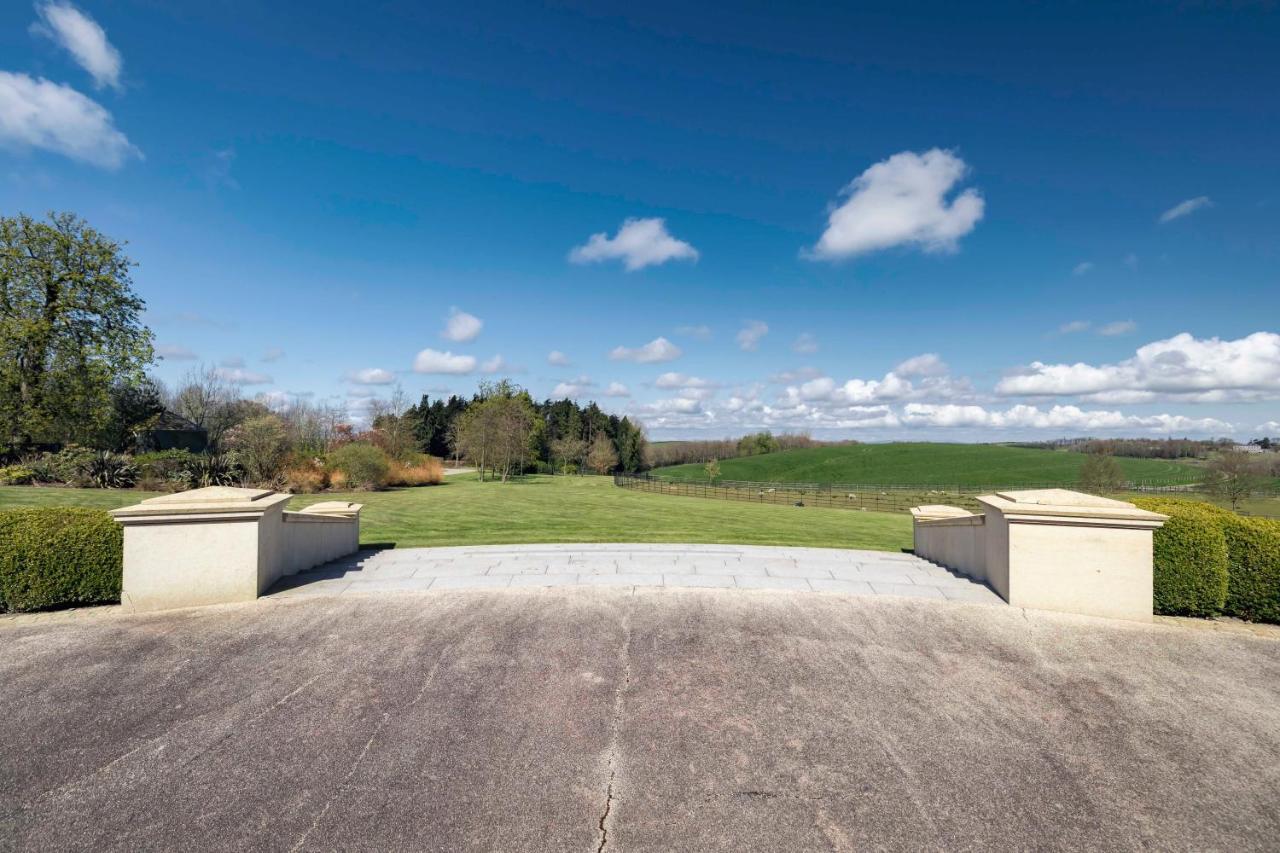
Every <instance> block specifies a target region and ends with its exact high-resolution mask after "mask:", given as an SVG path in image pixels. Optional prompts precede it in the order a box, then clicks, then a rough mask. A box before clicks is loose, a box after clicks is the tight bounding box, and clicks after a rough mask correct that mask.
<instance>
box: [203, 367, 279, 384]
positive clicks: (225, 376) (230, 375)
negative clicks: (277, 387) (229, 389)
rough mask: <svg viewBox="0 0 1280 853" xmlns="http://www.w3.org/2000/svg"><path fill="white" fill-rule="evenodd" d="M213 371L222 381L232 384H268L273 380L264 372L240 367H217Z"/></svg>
mask: <svg viewBox="0 0 1280 853" xmlns="http://www.w3.org/2000/svg"><path fill="white" fill-rule="evenodd" d="M213 373H214V375H215V376H217V377H218V378H219V379H221V380H222V381H223V382H228V383H230V384H232V385H270V384H271V383H272V382H273V381H275V380H273V379H272V378H271V377H270V376H268V375H267V374H265V373H258V372H256V371H253V370H245V369H243V368H240V367H219V368H217V369H216V370H214V372H213Z"/></svg>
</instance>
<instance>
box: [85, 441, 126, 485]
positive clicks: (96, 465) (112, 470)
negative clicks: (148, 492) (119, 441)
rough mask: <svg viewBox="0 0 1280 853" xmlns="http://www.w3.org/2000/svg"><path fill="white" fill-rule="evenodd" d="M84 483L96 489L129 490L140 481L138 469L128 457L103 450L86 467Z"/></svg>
mask: <svg viewBox="0 0 1280 853" xmlns="http://www.w3.org/2000/svg"><path fill="white" fill-rule="evenodd" d="M84 481H85V485H88V486H90V487H92V488H95V489H128V488H131V487H132V486H133V484H134V483H136V482H137V481H138V468H137V466H135V465H134V464H133V461H132V460H131V459H130V458H129V457H128V456H121V455H120V454H119V453H112V452H111V451H110V450H102V451H99V452H98V453H95V454H94V455H93V458H92V459H90V460H89V463H88V464H87V465H86V466H85V468H84Z"/></svg>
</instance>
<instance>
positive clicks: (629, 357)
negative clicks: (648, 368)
mask: <svg viewBox="0 0 1280 853" xmlns="http://www.w3.org/2000/svg"><path fill="white" fill-rule="evenodd" d="M682 354H683V353H682V351H681V349H680V347H678V346H676V345H675V344H673V343H671V341H669V340H667V339H666V338H663V337H658V338H654V339H653V340H651V341H649V343H647V344H645V345H644V346H642V347H637V348H634V349H632V348H629V347H623V346H618V347H614V348H613V350H612V351H610V353H609V358H610V359H611V360H613V361H634V362H636V363H637V364H653V363H655V362H661V361H674V360H675V359H677V358H679V357H680V356H681V355H682Z"/></svg>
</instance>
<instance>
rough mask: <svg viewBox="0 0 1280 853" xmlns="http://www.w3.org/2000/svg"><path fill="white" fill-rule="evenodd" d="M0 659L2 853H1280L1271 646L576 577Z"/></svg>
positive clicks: (1092, 624) (62, 620)
mask: <svg viewBox="0 0 1280 853" xmlns="http://www.w3.org/2000/svg"><path fill="white" fill-rule="evenodd" d="M548 559H551V558H550V557H549V558H548ZM614 559H617V558H614ZM725 559H727V558H725ZM388 565H390V563H388ZM445 577H448V576H445ZM479 577H484V576H483V575H482V576H479ZM492 577H496V576H492ZM504 577H512V576H504ZM731 577H732V576H731ZM743 577H757V578H759V577H765V578H768V577H774V576H772V575H764V576H761V575H754V576H748V575H744V576H743ZM819 579H820V578H819ZM386 580H393V578H387V579H386ZM831 580H836V578H835V577H834V576H833V577H832V578H831ZM868 583H874V581H868ZM0 649H3V653H0V850H19V851H37V850H38V851H43V850H49V851H59V853H61V852H62V851H71V850H95V851H99V850H109V851H130V853H132V851H139V850H227V851H232V850H236V851H238V850H264V851H291V850H292V851H311V850H317V851H324V850H440V851H471V850H476V851H489V850H501V851H524V850H548V851H550V850H556V851H558V850H579V851H604V853H614V851H665V850H697V851H716V850H723V851H733V853H740V852H741V851H777V850H836V851H855V850H954V849H971V850H978V849H1046V850H1052V849H1056V850H1067V849H1079V850H1112V849H1124V850H1151V849H1180V850H1248V849H1257V850H1263V849H1270V850H1274V849H1275V845H1276V839H1277V838H1278V837H1280V806H1278V800H1277V796H1276V792H1277V790H1280V642H1277V641H1275V640H1269V639H1265V638H1263V637H1260V636H1253V635H1251V634H1235V633H1232V634H1225V633H1219V632H1217V631H1213V630H1195V629H1193V628H1189V627H1178V626H1170V625H1166V624H1162V623H1156V624H1147V625H1140V624H1134V623H1125V622H1118V621H1114V620H1104V619H1090V618H1086V617H1079V616H1065V615H1060V614H1049V613H1036V612H1034V611H1022V610H1020V609H1017V608H1013V607H988V606H982V605H974V604H969V603H965V602H947V601H938V600H926V599H920V598H904V597H899V596H889V595H885V596H868V595H845V594H842V593H823V594H818V593H799V594H793V593H787V592H778V591H748V590H735V589H715V590H698V589H669V588H650V587H638V588H635V589H632V590H624V589H608V588H599V587H587V586H573V587H567V588H549V589H537V588H530V589H512V588H507V589H501V590H443V591H437V592H428V593H426V594H420V595H419V594H405V593H403V592H399V591H394V590H393V591H384V592H370V593H369V594H367V595H349V594H346V593H344V594H342V595H337V596H325V595H302V596H298V597H275V598H269V599H264V600H261V601H256V602H250V603H246V604H235V605H222V606H216V607H201V608H192V609H188V610H181V611H174V612H168V613H149V614H133V615H131V614H126V613H123V612H122V611H121V609H120V608H95V609H92V610H89V611H85V612H82V613H70V614H68V613H62V614H33V615H32V616H18V617H12V618H6V619H0Z"/></svg>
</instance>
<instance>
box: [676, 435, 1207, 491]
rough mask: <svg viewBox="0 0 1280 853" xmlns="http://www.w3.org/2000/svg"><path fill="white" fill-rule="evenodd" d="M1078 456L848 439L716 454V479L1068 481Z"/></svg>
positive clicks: (685, 475) (1157, 471)
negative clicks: (825, 444) (835, 444)
mask: <svg viewBox="0 0 1280 853" xmlns="http://www.w3.org/2000/svg"><path fill="white" fill-rule="evenodd" d="M1084 460H1085V455H1084V454H1083V453H1073V452H1068V451H1059V450H1033V449H1030V448H1024V447H1005V446H1001V445H996V444H851V445H841V446H838V447H814V448H809V449H806V450H787V451H783V452H781V453H769V454H766V455H764V456H748V457H743V458H739V459H724V460H721V462H720V477H721V479H723V480H751V481H757V482H771V483H861V484H886V485H899V484H901V485H925V484H928V485H957V486H1022V485H1031V484H1036V485H1039V484H1057V483H1061V484H1063V485H1069V484H1071V483H1074V482H1075V481H1076V479H1077V476H1078V474H1079V471H1080V466H1081V465H1082V464H1084ZM1116 461H1117V462H1119V463H1120V467H1121V469H1123V470H1124V472H1125V476H1127V477H1128V478H1129V479H1131V480H1158V481H1162V482H1168V483H1194V482H1197V481H1199V479H1200V473H1201V472H1200V471H1199V470H1198V469H1196V468H1194V467H1192V466H1190V465H1186V464H1183V463H1180V462H1169V461H1165V460H1162V459H1127V458H1117V460H1116ZM653 473H654V474H656V475H659V476H663V477H671V478H678V479H683V480H705V479H706V477H707V474H706V471H705V470H704V469H703V466H702V465H697V464H693V465H673V466H670V467H667V468H658V469H655V470H654V472H653Z"/></svg>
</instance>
